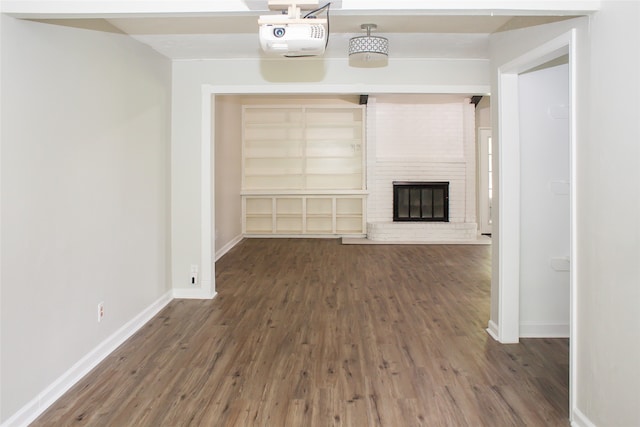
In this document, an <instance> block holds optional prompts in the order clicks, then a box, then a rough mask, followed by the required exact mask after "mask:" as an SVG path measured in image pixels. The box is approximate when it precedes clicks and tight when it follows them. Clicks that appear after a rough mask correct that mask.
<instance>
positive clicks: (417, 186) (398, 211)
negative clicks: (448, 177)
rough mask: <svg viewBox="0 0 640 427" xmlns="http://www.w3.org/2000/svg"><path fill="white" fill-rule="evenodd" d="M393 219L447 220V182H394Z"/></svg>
mask: <svg viewBox="0 0 640 427" xmlns="http://www.w3.org/2000/svg"><path fill="white" fill-rule="evenodd" d="M393 220H394V221H439V222H448V221H449V183H448V182H394V183H393Z"/></svg>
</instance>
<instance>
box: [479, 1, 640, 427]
mask: <svg viewBox="0 0 640 427" xmlns="http://www.w3.org/2000/svg"><path fill="white" fill-rule="evenodd" d="M639 17H640V4H639V3H637V2H628V1H615V0H605V1H603V2H602V6H601V10H600V11H599V12H597V13H595V14H594V15H593V16H592V17H590V18H589V19H587V18H581V19H576V20H568V21H564V22H559V23H555V24H547V25H542V26H539V27H533V28H528V29H522V30H516V31H509V32H505V33H497V34H494V35H492V36H491V41H490V50H491V58H492V70H493V71H492V74H493V76H492V80H493V83H492V97H491V99H492V121H493V127H494V130H495V129H496V126H497V124H498V117H497V113H498V111H499V105H497V102H496V100H497V99H499V88H498V86H497V75H498V73H497V71H498V69H499V68H500V67H501V66H502V65H503V64H506V63H508V62H509V61H511V60H513V59H514V58H517V57H518V56H520V55H523V54H525V53H526V52H528V51H530V50H531V49H533V48H535V47H537V46H539V45H541V44H543V43H545V41H549V40H552V39H553V38H555V37H557V36H559V35H561V34H563V33H566V31H568V30H571V29H572V28H574V29H575V30H576V46H575V47H576V54H575V57H574V58H573V60H574V61H575V66H576V67H577V76H576V78H577V80H576V81H575V85H576V86H575V93H574V95H575V98H576V103H575V107H576V126H577V129H576V136H577V137H576V141H575V150H576V158H575V163H576V165H575V166H576V171H575V172H576V175H577V178H576V183H575V185H576V190H577V194H576V202H577V206H576V212H575V215H576V235H575V236H574V237H575V239H576V248H575V257H574V259H573V260H572V261H573V265H572V268H574V270H575V274H576V281H577V283H576V286H575V295H574V296H573V297H574V298H575V306H576V310H575V316H576V322H575V324H574V325H573V329H574V331H575V334H574V335H573V337H572V339H573V341H572V342H571V348H572V353H571V354H572V360H571V364H572V385H571V390H572V396H571V398H572V408H571V415H572V418H573V420H574V422H575V424H576V425H579V426H583V425H598V426H609V425H611V426H613V425H615V426H632V425H639V424H640V411H638V408H639V407H640V366H639V365H638V364H637V362H636V361H637V360H639V359H640V322H639V321H638V318H637V308H638V306H639V304H640V287H638V283H640V262H639V261H640V256H639V254H640V229H639V223H638V218H640V172H639V171H640V168H639V167H638V164H639V162H640V152H639V150H640V146H639V145H638V140H640V127H639V125H638V120H637V118H638V117H639V116H640V106H639V105H638V104H637V102H636V100H637V98H638V95H640V86H639V85H640V82H639V80H638V78H637V76H638V75H640V51H639V50H638V48H637V46H638V43H639V41H640V32H639V31H640V30H639V26H638V20H639ZM498 138H499V135H496V133H495V132H494V149H495V148H496V147H497V144H498V141H497V139H498ZM494 167H497V163H495V164H494ZM495 184H498V183H497V182H496V181H495V180H494V185H495ZM494 197H495V196H494ZM494 206H495V204H494ZM494 212H495V211H494ZM500 220H501V218H500V214H499V213H498V215H497V216H494V228H493V230H494V239H493V242H494V243H493V245H494V248H493V249H494V252H493V254H494V256H493V260H494V268H493V274H494V278H493V281H492V292H491V294H492V307H491V319H492V321H494V322H497V321H499V315H498V312H497V307H498V296H499V293H500V289H499V285H504V284H499V283H498V281H497V278H496V274H497V272H498V269H497V265H496V262H497V258H498V256H497V255H498V251H499V248H498V245H497V241H498V239H497V238H496V230H497V227H496V225H497V222H499V221H500Z"/></svg>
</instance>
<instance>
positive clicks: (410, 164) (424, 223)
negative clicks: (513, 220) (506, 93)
mask: <svg viewBox="0 0 640 427" xmlns="http://www.w3.org/2000/svg"><path fill="white" fill-rule="evenodd" d="M440 98H444V101H442V100H441V99H440ZM440 98H438V97H434V96H427V95H424V96H417V95H416V96H413V97H412V96H406V95H405V96H403V97H397V98H393V97H391V98H390V97H385V96H381V97H379V98H376V97H372V96H370V97H369V103H368V105H367V189H368V191H369V196H368V199H367V238H368V239H370V240H377V241H389V242H392V241H407V242H443V243H446V242H461V241H475V240H477V233H478V226H477V222H476V195H475V191H476V188H475V187H476V177H475V174H476V167H475V164H476V154H475V111H474V106H473V105H472V104H470V103H469V102H468V100H464V101H463V100H457V102H452V101H450V100H449V99H447V98H446V97H440ZM394 182H395V183H407V184H410V185H413V184H415V183H423V184H424V183H431V184H435V183H438V184H444V183H446V184H447V185H446V188H447V202H448V204H447V214H446V220H445V219H444V218H445V216H444V212H442V211H441V210H438V211H437V212H436V213H437V215H435V216H437V217H438V218H421V220H420V221H416V220H415V218H410V217H411V216H414V217H415V216H418V215H420V216H423V213H420V212H419V211H420V209H418V207H416V206H417V204H416V203H420V205H421V206H422V207H424V210H428V209H429V207H428V205H429V203H426V202H425V203H423V202H422V200H420V201H419V202H416V200H417V199H415V198H413V199H412V202H411V201H409V200H406V203H413V206H414V207H413V213H412V212H411V208H408V209H409V211H408V212H405V213H404V214H405V216H408V217H409V218H404V219H400V220H398V217H397V215H396V214H397V213H398V212H397V211H396V208H394V193H395V191H394ZM413 194H414V196H416V197H417V194H418V193H417V192H416V191H415V190H414V193H413ZM420 194H422V192H421V193H420ZM426 194H433V193H429V192H427V193H425V197H426ZM396 196H397V194H396ZM431 209H433V208H431ZM429 215H431V216H434V212H431V213H430V214H427V215H426V216H427V217H428V216H429ZM394 217H395V221H394Z"/></svg>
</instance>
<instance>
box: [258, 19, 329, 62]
mask: <svg viewBox="0 0 640 427" xmlns="http://www.w3.org/2000/svg"><path fill="white" fill-rule="evenodd" d="M262 18H266V17H262ZM280 19H281V18H280ZM264 21H265V20H263V22H261V25H260V46H261V47H262V50H263V51H265V52H266V53H268V54H273V55H282V56H315V55H322V54H323V53H324V49H325V46H326V44H327V31H326V29H325V26H324V25H323V24H322V23H316V22H313V21H316V20H314V19H305V20H296V21H297V22H295V23H285V22H279V23H277V22H274V23H268V22H264ZM300 21H311V22H310V23H306V22H300ZM318 21H324V20H318Z"/></svg>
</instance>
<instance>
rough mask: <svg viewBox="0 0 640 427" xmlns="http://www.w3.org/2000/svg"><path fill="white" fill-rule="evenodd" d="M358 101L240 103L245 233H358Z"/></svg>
mask: <svg viewBox="0 0 640 427" xmlns="http://www.w3.org/2000/svg"><path fill="white" fill-rule="evenodd" d="M364 126H365V124H364V107H362V106H290V105H289V106H245V107H244V108H243V168H242V169H243V181H242V188H243V191H242V199H243V231H244V233H245V234H246V235H300V234H304V235H328V234H334V235H362V234H364V233H366V222H365V198H366V191H365V163H364V129H365V127H364Z"/></svg>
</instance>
